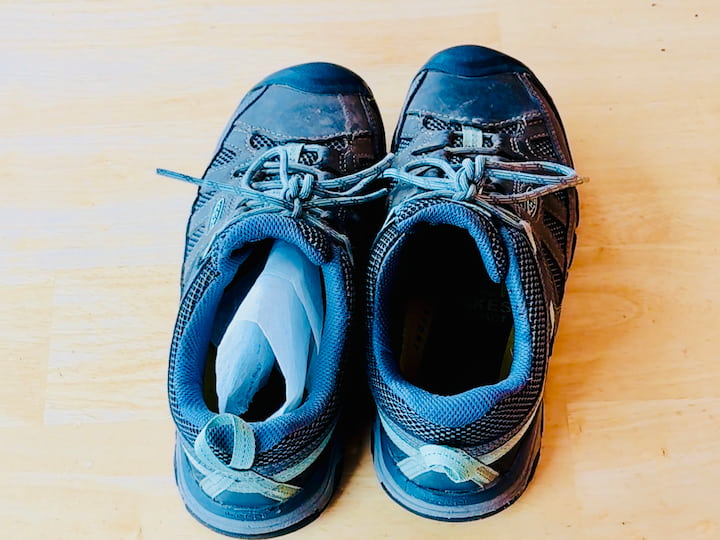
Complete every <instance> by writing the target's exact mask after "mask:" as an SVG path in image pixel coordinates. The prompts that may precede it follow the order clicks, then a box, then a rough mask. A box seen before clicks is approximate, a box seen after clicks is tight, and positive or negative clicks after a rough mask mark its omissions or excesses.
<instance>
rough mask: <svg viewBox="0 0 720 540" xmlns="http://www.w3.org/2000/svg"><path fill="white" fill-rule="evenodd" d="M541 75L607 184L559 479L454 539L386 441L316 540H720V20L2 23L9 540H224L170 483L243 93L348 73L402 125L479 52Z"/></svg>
mask: <svg viewBox="0 0 720 540" xmlns="http://www.w3.org/2000/svg"><path fill="white" fill-rule="evenodd" d="M467 42H470V43H478V44H484V45H488V46H491V47H496V48H500V49H501V50H503V51H505V52H508V53H510V54H511V55H513V56H516V57H517V58H519V59H521V60H522V61H523V62H525V63H527V64H528V65H529V66H530V67H531V68H532V69H533V70H534V71H535V72H536V73H537V74H538V76H539V77H540V78H541V80H542V81H543V82H544V83H545V85H546V86H547V87H548V89H549V91H550V92H551V94H552V95H553V96H554V98H555V101H556V103H557V105H558V107H559V109H560V111H561V113H562V115H563V118H564V121H565V125H566V127H567V131H568V136H569V138H570V142H571V146H572V150H573V153H574V156H575V160H576V164H577V167H578V169H579V171H580V172H581V173H582V174H584V175H588V176H590V177H591V178H592V182H591V183H590V184H588V185H585V186H582V189H581V202H582V220H581V228H580V234H579V247H578V251H577V253H576V257H575V263H574V267H573V269H572V272H571V277H570V281H569V283H568V288H567V295H566V301H565V304H564V306H563V318H562V322H561V326H560V333H559V336H558V341H557V344H556V347H555V355H554V357H553V361H552V364H551V366H552V367H551V370H550V374H549V380H548V386H547V398H546V403H547V407H546V428H545V437H544V441H543V449H542V456H541V460H540V465H539V467H538V470H537V475H536V477H535V480H534V482H533V483H532V484H531V486H530V488H529V489H528V491H527V492H526V494H525V495H524V496H523V497H522V498H521V499H520V500H519V501H518V502H517V503H516V504H515V505H514V506H512V507H510V508H509V509H508V510H506V511H504V512H502V513H501V514H499V515H496V516H494V517H492V518H489V519H487V520H484V521H480V522H473V523H465V524H442V523H437V522H432V521H428V520H425V519H422V518H419V517H416V516H414V515H412V514H410V513H408V512H406V511H404V510H402V509H401V508H400V507H398V506H397V505H396V504H394V503H392V502H391V501H390V500H389V499H388V498H387V497H386V496H385V494H384V493H383V491H382V490H381V488H380V486H379V485H378V483H377V481H376V479H375V475H374V473H373V471H372V466H371V461H370V454H369V450H368V445H367V436H364V437H361V438H359V442H358V444H357V445H355V446H353V447H351V448H349V449H348V453H349V454H350V456H349V458H350V459H349V462H350V464H351V466H350V467H349V470H348V472H347V474H346V477H345V479H344V481H343V485H342V489H341V490H340V493H339V494H338V496H337V497H336V498H335V500H334V501H333V502H332V504H331V506H330V507H329V508H328V510H327V511H326V512H325V513H324V514H323V515H322V516H321V517H320V519H318V520H317V521H316V522H314V523H313V524H311V525H310V526H308V527H307V528H305V529H303V530H301V531H299V532H298V533H296V534H295V537H296V538H326V537H332V538H351V539H352V538H358V539H367V538H376V537H382V538H405V537H410V538H450V537H452V538H529V539H530V538H553V539H556V538H571V539H574V538H609V539H616V538H621V539H624V538H628V539H641V538H645V539H656V538H660V539H663V538H670V539H674V538H678V539H686V538H712V539H716V538H720V503H719V502H718V499H719V498H720V357H719V353H718V351H720V332H719V330H720V324H719V323H720V272H719V271H718V267H719V266H720V240H719V239H720V235H719V233H720V210H719V208H720V93H719V91H718V89H719V88H720V59H719V54H718V53H719V52H720V4H718V3H717V2H716V1H712V0H696V1H681V0H676V1H670V0H656V1H654V2H650V1H642V2H641V1H620V0H591V1H590V0H589V1H578V0H557V1H546V2H537V1H531V0H527V1H520V0H453V1H452V2H437V1H429V0H422V1H418V0H415V1H408V2H393V1H389V0H365V1H362V2H359V1H358V2H342V1H330V0H304V1H303V2H294V1H290V0H286V1H285V2H258V1H255V2H239V1H236V0H232V1H231V0H228V1H213V2H194V3H193V2H187V1H182V2H151V1H148V0H143V1H139V0H131V1H123V2H114V3H111V2H90V1H88V2H61V1H54V2H38V1H36V2H19V1H18V2H0V51H1V52H0V182H1V186H2V192H1V194H2V196H1V198H0V298H2V303H1V305H0V367H1V368H2V390H1V391H0V443H1V444H0V531H1V532H0V537H2V538H7V539H25V538H43V539H48V538H63V539H75V538H83V539H84V538H88V539H100V538H113V539H114V538H133V539H135V538H158V539H165V538H168V539H169V538H215V537H216V535H215V534H214V533H212V532H210V531H208V530H206V529H205V528H203V527H202V526H200V525H198V524H197V523H196V522H195V521H194V520H193V519H192V518H191V517H190V516H189V515H188V514H187V513H186V512H185V509H184V507H183V505H182V503H181V501H180V498H179V496H178V494H177V493H176V489H175V486H174V483H173V478H172V465H171V452H172V445H173V425H172V422H171V420H170V417H169V413H168V407H167V397H166V386H165V385H166V362H167V350H168V344H169V340H170V334H171V330H172V326H173V322H174V317H175V311H176V307H177V301H178V281H179V269H180V266H179V263H180V259H181V252H182V246H183V241H184V232H185V221H186V218H187V214H188V209H189V206H190V203H191V201H192V199H193V194H194V188H193V187H192V186H189V185H183V184H180V183H178V182H173V181H170V180H168V179H164V178H160V177H156V176H155V175H154V169H155V167H157V166H163V167H169V168H172V169H176V170H180V171H185V172H188V173H190V174H200V173H202V171H203V170H204V167H205V165H206V164H207V161H208V159H209V158H210V153H211V151H212V148H213V147H214V145H215V142H216V138H217V137H218V136H219V134H220V131H221V130H222V127H223V126H224V124H225V122H226V120H227V118H228V116H229V115H230V113H231V112H232V110H233V108H234V107H235V105H236V103H237V101H238V100H239V99H240V97H241V96H242V95H243V94H244V93H245V92H246V91H247V90H248V89H249V87H250V86H251V85H252V84H253V83H255V82H256V81H257V80H259V79H260V78H262V77H263V76H264V75H266V74H268V73H269V72H271V71H273V70H276V69H279V68H282V67H285V66H287V65H290V64H294V63H300V62H306V61H312V60H327V61H333V62H338V63H341V64H344V65H347V66H348V67H350V68H351V69H353V70H355V71H357V72H358V73H360V74H361V75H362V76H363V77H364V78H365V79H366V80H367V82H368V83H369V84H370V85H371V86H372V88H373V89H374V92H375V95H376V97H377V100H378V102H379V104H380V106H381V109H382V111H383V114H384V116H385V119H386V123H387V129H388V131H391V130H392V128H393V127H394V123H395V120H396V118H397V114H398V111H399V108H400V105H401V103H402V100H403V98H404V96H405V92H406V90H407V86H408V84H409V82H410V79H411V78H412V76H413V74H414V73H415V71H416V70H417V69H418V67H419V66H420V65H421V64H422V63H423V62H424V61H425V60H426V59H427V58H428V57H429V56H430V55H431V54H433V53H434V52H436V51H438V50H440V49H442V48H445V47H447V46H451V45H455V44H460V43H467Z"/></svg>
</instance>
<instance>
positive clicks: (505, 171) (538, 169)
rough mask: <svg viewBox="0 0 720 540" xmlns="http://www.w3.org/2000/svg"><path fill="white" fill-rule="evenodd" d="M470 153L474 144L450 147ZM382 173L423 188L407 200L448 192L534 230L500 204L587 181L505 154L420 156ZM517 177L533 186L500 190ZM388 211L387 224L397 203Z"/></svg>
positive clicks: (560, 169)
mask: <svg viewBox="0 0 720 540" xmlns="http://www.w3.org/2000/svg"><path fill="white" fill-rule="evenodd" d="M448 150H449V151H451V152H452V151H455V153H457V151H458V150H460V151H462V153H468V152H469V151H470V150H471V149H469V148H460V149H448ZM384 177H386V178H390V179H393V180H396V181H398V182H405V183H408V184H412V185H413V186H416V187H418V188H420V189H422V190H423V191H422V192H420V193H418V194H417V195H414V196H412V197H410V198H408V199H407V200H406V201H404V203H405V204H407V203H408V202H410V201H413V200H418V199H426V198H432V197H444V198H449V199H452V200H454V201H457V202H458V203H460V204H463V205H466V206H468V207H470V208H473V209H475V210H479V211H481V212H483V213H485V214H486V215H488V216H497V217H498V218H500V219H501V220H502V221H504V222H505V223H507V224H509V225H512V226H513V227H517V228H521V229H524V230H525V231H526V232H527V233H528V235H529V236H530V239H531V241H533V238H532V235H530V234H529V233H530V225H529V224H528V223H527V222H526V221H524V220H522V219H520V218H519V217H518V216H517V215H515V214H514V213H513V212H511V211H510V210H508V209H507V208H504V207H503V206H502V205H507V204H511V203H522V202H526V201H530V200H533V199H537V198H539V197H543V196H545V195H548V194H550V193H554V192H557V191H560V190H563V189H568V188H570V187H574V186H577V185H578V184H581V183H583V182H586V181H587V178H583V177H580V176H578V174H577V173H576V172H575V170H574V169H572V168H571V167H568V166H566V165H561V164H559V163H552V162H549V161H507V160H505V159H502V158H499V157H495V156H488V155H482V154H481V155H476V156H475V157H474V158H473V159H471V158H465V159H464V160H463V161H462V162H461V163H460V164H459V165H453V164H451V163H450V162H449V161H447V160H444V159H440V158H419V159H415V160H412V161H409V162H408V163H406V164H405V165H404V166H403V167H401V168H400V169H396V168H391V169H387V170H386V171H385V173H384ZM503 181H504V182H517V183H521V184H526V185H528V186H531V187H530V189H528V190H526V191H522V192H520V193H509V194H506V193H502V192H501V191H497V190H496V186H495V185H494V182H503ZM402 206H404V204H403V205H399V207H395V208H394V209H393V211H392V212H391V213H390V214H389V215H388V219H387V221H386V224H387V223H388V222H389V221H390V220H392V219H393V218H394V216H395V214H396V211H397V209H398V208H401V207H402Z"/></svg>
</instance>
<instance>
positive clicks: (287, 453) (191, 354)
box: [168, 215, 354, 473]
mask: <svg viewBox="0 0 720 540" xmlns="http://www.w3.org/2000/svg"><path fill="white" fill-rule="evenodd" d="M311 229H312V230H311ZM310 233H312V234H310ZM317 234H318V233H317V232H316V231H314V228H311V227H309V226H307V225H305V224H302V223H301V222H298V221H296V220H292V219H290V218H286V217H281V216H276V215H258V216H254V217H249V218H246V219H244V220H242V221H240V222H238V223H236V224H234V225H231V226H229V227H228V228H227V229H225V230H224V231H223V232H222V233H221V234H219V235H218V237H217V238H216V240H215V243H214V245H215V246H216V248H214V249H213V250H212V251H211V253H210V255H209V257H208V259H207V261H206V262H205V263H203V264H202V265H201V266H200V268H199V270H197V272H196V274H195V275H194V276H193V277H192V278H191V279H188V281H187V285H186V287H185V289H186V290H185V291H184V294H183V298H182V301H181V305H180V311H179V314H178V319H177V322H176V327H175V332H174V336H173V341H172V345H171V350H170V366H169V374H168V387H169V388H168V389H169V397H170V409H171V412H172V414H173V417H174V419H175V422H176V425H177V427H178V430H179V432H180V434H181V435H182V436H183V437H184V438H185V439H186V440H187V441H188V442H189V443H191V444H192V443H193V442H194V440H195V437H196V436H197V434H198V432H199V430H200V429H201V428H202V427H203V426H204V425H205V423H207V421H208V420H209V419H210V418H212V416H213V414H214V413H213V412H211V411H210V410H209V409H208V408H207V405H206V404H205V402H204V399H203V395H202V376H203V369H204V365H205V359H206V354H207V350H208V345H209V341H210V334H211V326H212V322H213V320H214V315H215V311H216V309H217V305H218V303H219V302H220V299H221V297H222V294H223V291H224V289H225V287H226V286H227V285H228V284H229V283H230V281H232V279H233V277H234V276H235V273H236V272H237V269H238V266H239V264H240V261H241V258H240V257H238V256H236V255H233V252H235V251H236V250H238V249H239V248H241V247H242V246H243V245H245V244H247V243H249V242H255V241H259V240H263V239H268V238H277V239H282V240H285V241H287V242H289V243H292V244H294V245H296V246H298V247H299V248H300V249H301V250H302V251H303V252H304V253H305V255H306V256H307V257H308V258H309V260H310V261H311V262H313V263H314V264H319V265H320V266H321V268H322V275H323V280H324V285H325V291H326V298H327V301H326V311H325V321H326V322H325V325H324V331H323V337H322V341H321V344H320V351H319V354H318V356H317V358H316V361H314V362H312V363H311V364H310V366H309V368H308V386H307V393H308V397H307V399H306V401H305V402H304V403H303V404H302V405H301V406H300V407H299V408H298V409H296V410H294V411H292V412H290V413H288V414H285V415H282V416H280V417H277V418H273V419H270V420H267V421H264V422H253V423H252V424H251V425H252V428H253V431H254V432H255V436H256V441H257V445H258V452H259V453H258V455H257V457H256V460H255V464H256V465H257V466H259V467H269V468H270V469H273V468H277V469H278V470H279V469H283V468H286V467H288V466H291V465H292V464H293V463H295V462H297V461H300V460H302V459H303V458H304V457H305V456H306V455H307V454H308V453H309V452H310V451H312V450H313V448H314V446H313V444H312V443H313V442H314V441H316V440H317V439H318V438H320V437H324V436H325V435H326V434H327V432H328V430H329V429H330V428H331V427H332V425H333V424H334V422H335V420H336V416H337V403H336V396H337V393H338V389H339V388H338V387H339V381H340V377H339V374H340V372H341V371H342V368H343V365H342V356H343V350H344V346H345V337H346V336H345V329H346V328H347V327H348V325H349V319H350V314H351V312H352V303H353V301H354V298H353V287H352V281H351V279H349V276H350V267H349V262H348V260H347V256H346V255H345V253H344V251H343V250H342V249H341V248H340V247H337V246H333V247H332V248H328V244H327V242H326V241H325V240H324V239H323V241H320V238H319V237H317V236H316V235H317ZM221 435H222V434H218V437H214V439H216V445H215V446H216V448H215V450H216V451H217V453H218V455H220V456H223V452H224V451H225V450H226V449H225V448H224V446H226V445H225V444H224V443H223V441H224V439H223V437H222V436H221ZM318 442H319V441H318ZM272 472H273V471H272V470H268V473H272Z"/></svg>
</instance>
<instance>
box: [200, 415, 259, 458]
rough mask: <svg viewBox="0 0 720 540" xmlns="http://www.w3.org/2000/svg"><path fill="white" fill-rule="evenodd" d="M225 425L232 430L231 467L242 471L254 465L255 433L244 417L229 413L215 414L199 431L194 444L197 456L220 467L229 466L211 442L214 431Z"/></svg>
mask: <svg viewBox="0 0 720 540" xmlns="http://www.w3.org/2000/svg"><path fill="white" fill-rule="evenodd" d="M223 427H229V428H230V430H231V432H232V439H233V444H232V456H231V458H230V463H229V464H228V465H229V467H230V468H232V469H236V470H240V471H244V470H247V469H249V468H250V467H252V464H253V462H254V461H255V433H254V432H253V430H252V428H251V427H250V425H249V424H248V423H247V422H245V421H244V420H243V419H242V418H240V417H239V416H236V415H234V414H229V413H222V414H218V415H216V416H214V417H213V418H212V419H211V420H210V421H209V422H208V423H207V424H205V427H203V428H202V430H201V431H200V433H198V436H197V438H196V439H195V445H194V448H195V454H196V455H197V457H198V458H200V459H201V460H203V461H204V462H206V463H212V464H215V465H216V466H218V467H220V468H222V467H225V466H227V465H226V464H225V463H223V462H222V461H221V460H220V458H218V457H217V456H216V455H215V452H213V449H212V445H211V442H210V438H213V437H214V432H215V431H216V430H218V429H221V428H223Z"/></svg>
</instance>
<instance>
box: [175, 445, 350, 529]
mask: <svg viewBox="0 0 720 540" xmlns="http://www.w3.org/2000/svg"><path fill="white" fill-rule="evenodd" d="M329 451H330V452H331V454H330V456H329V467H328V469H327V474H326V475H325V477H324V478H323V479H322V481H321V482H320V485H319V486H318V487H317V489H315V490H314V491H313V492H312V493H310V494H308V495H306V497H307V499H306V500H304V501H303V502H302V503H300V504H299V505H298V506H297V507H295V508H293V509H292V510H291V511H289V512H288V513H286V514H279V515H276V516H274V517H270V518H268V519H263V520H242V519H238V517H232V513H234V512H237V511H242V509H239V508H232V507H228V506H224V505H221V504H219V503H217V502H214V501H213V504H214V506H216V507H217V508H216V509H217V512H212V511H210V510H209V509H208V508H207V507H206V505H207V504H208V501H205V504H202V503H201V502H200V501H199V500H198V495H196V494H197V493H198V490H199V487H198V486H197V484H195V481H194V480H193V479H192V478H188V475H189V473H188V471H187V470H186V468H185V467H182V466H178V463H182V460H183V459H184V457H183V456H182V449H181V448H180V445H178V444H176V445H175V483H176V484H177V486H178V490H179V491H180V495H181V497H182V500H183V503H184V504H185V508H187V511H188V512H189V513H190V515H192V516H193V517H194V518H195V519H196V520H197V521H199V522H200V523H202V524H203V525H204V526H206V527H208V528H209V529H212V530H213V531H215V532H218V533H221V534H224V535H226V536H230V537H233V538H274V537H276V536H282V535H284V534H288V533H291V532H293V531H296V530H298V529H301V528H302V527H304V526H305V525H307V524H308V523H310V522H312V521H313V520H315V519H317V517H318V516H319V515H320V514H321V513H322V511H323V510H324V509H325V507H326V506H327V505H328V504H329V503H330V501H331V500H332V497H333V495H334V494H335V491H336V490H337V486H338V484H339V481H340V477H341V473H342V461H341V454H342V452H340V450H339V449H338V448H337V447H336V446H335V447H333V448H331V449H329ZM189 482H192V483H193V484H192V486H193V487H191V484H190V483H189ZM221 513H223V514H225V515H220V514H221Z"/></svg>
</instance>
